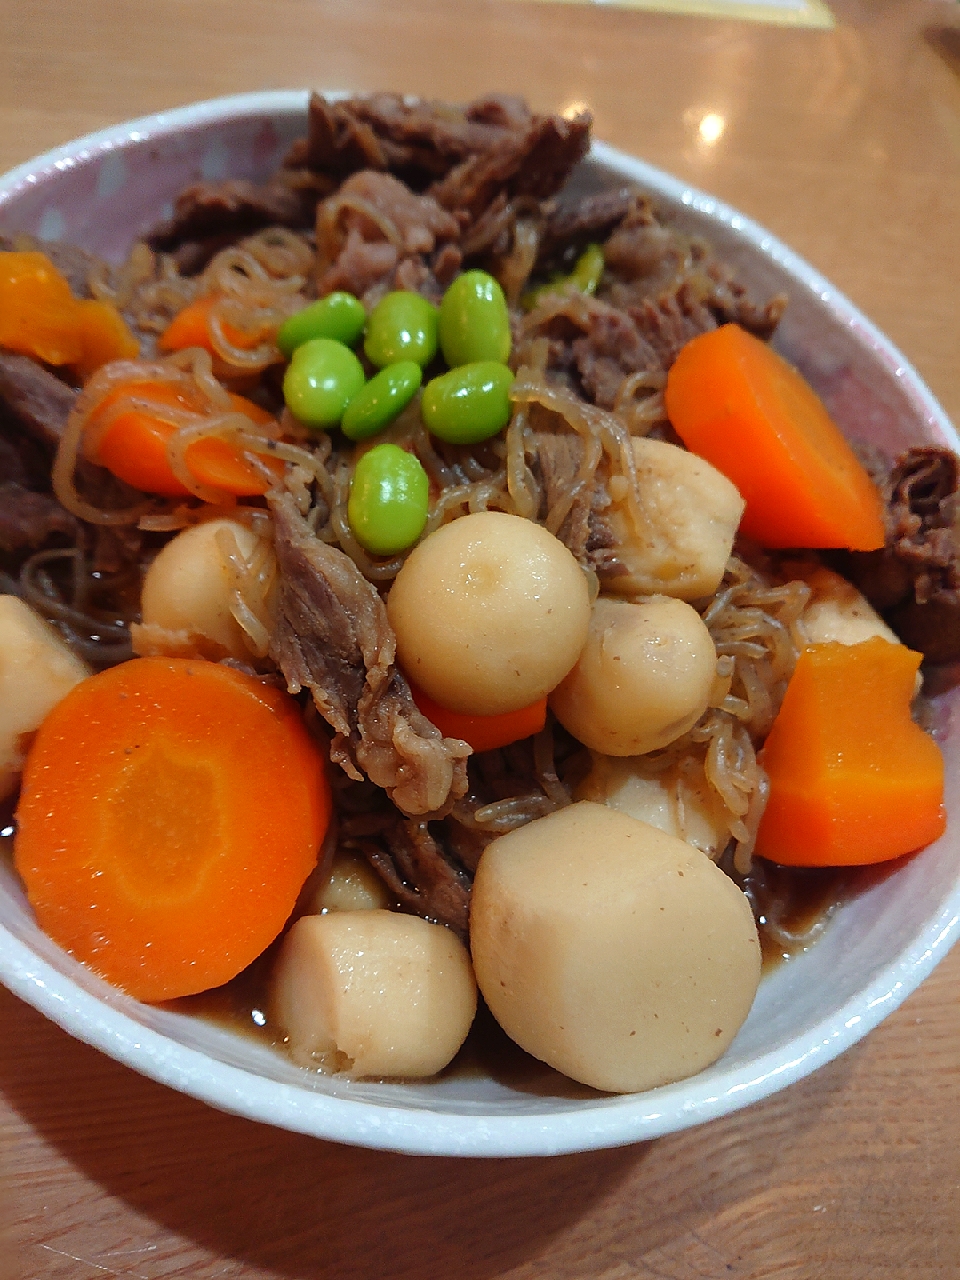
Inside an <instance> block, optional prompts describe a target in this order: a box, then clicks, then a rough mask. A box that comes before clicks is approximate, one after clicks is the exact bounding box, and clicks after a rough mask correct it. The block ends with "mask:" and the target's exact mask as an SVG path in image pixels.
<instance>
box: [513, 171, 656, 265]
mask: <svg viewBox="0 0 960 1280" xmlns="http://www.w3.org/2000/svg"><path fill="white" fill-rule="evenodd" d="M636 199H637V194H636V192H635V191H633V190H632V189H631V188H630V187H619V188H615V189H613V190H611V191H601V192H598V193H597V194H596V195H589V196H583V197H581V199H579V200H577V201H575V202H573V203H563V202H562V201H561V202H558V203H557V204H556V205H554V206H553V207H552V208H548V210H547V211H546V212H547V216H546V220H545V223H544V227H543V231H542V233H541V236H540V247H539V250H538V253H537V269H538V270H542V271H544V270H547V269H548V268H550V267H553V266H554V265H557V266H559V265H560V262H559V261H558V259H563V260H564V261H567V260H569V259H572V258H575V257H576V256H577V254H578V253H579V252H580V251H581V250H582V249H584V248H585V247H586V245H587V244H590V243H597V244H599V243H602V242H603V241H604V240H606V239H607V237H608V236H609V235H610V233H611V232H612V231H613V230H614V229H615V228H616V227H618V226H619V225H620V223H621V222H622V221H623V219H624V218H625V217H626V216H627V214H628V212H629V211H630V209H631V207H632V206H633V204H634V203H635V202H636Z"/></svg>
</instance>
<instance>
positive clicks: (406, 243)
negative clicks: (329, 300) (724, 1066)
mask: <svg viewBox="0 0 960 1280" xmlns="http://www.w3.org/2000/svg"><path fill="white" fill-rule="evenodd" d="M384 224H385V225H386V226H387V227H388V228H389V233H390V238H388V237H387V233H386V231H385V229H384ZM317 231H318V242H319V243H318V247H319V249H320V252H321V254H322V255H329V254H330V253H331V245H333V246H335V249H334V251H335V252H336V257H335V258H334V260H333V261H332V262H330V264H329V265H328V266H327V267H326V269H325V270H324V271H323V273H322V274H321V276H320V279H319V281H318V285H317V287H318V292H319V293H320V294H321V296H322V295H324V294H327V293H330V292H332V291H333V290H335V289H346V290H348V291H349V292H351V293H354V294H356V296H357V297H360V298H364V299H365V301H366V302H368V303H369V304H373V303H374V302H375V301H376V300H377V299H376V296H375V295H374V291H378V292H380V293H385V292H386V291H387V290H388V289H409V290H413V291H414V292H418V293H423V294H424V295H425V296H426V297H429V298H431V299H432V300H435V301H439V299H440V296H441V295H442V292H443V285H442V283H441V281H440V280H439V279H438V278H437V276H436V275H435V274H434V263H436V264H437V266H438V267H439V270H440V271H441V274H442V275H443V276H444V278H446V279H447V280H449V279H450V278H452V276H453V274H455V272H456V270H457V269H458V267H459V264H460V261H461V258H460V253H459V251H458V250H457V248H456V246H455V245H454V244H453V243H452V241H453V240H454V239H455V238H456V237H457V236H458V234H459V231H460V224H459V222H458V221H457V219H456V218H454V217H453V216H452V215H451V214H450V213H449V212H448V211H447V210H446V209H442V208H441V207H440V205H438V204H437V202H436V201H435V200H432V199H431V198H430V197H429V196H423V195H417V194H416V193H415V192H413V191H411V190H410V188H409V187H407V186H405V185H404V183H402V182H400V181H399V180H398V179H397V178H394V177H393V176H392V175H391V174H389V173H378V172H375V171H373V170H369V169H364V170H361V171H360V172H359V173H355V174H352V175H351V176H350V177H349V178H347V179H346V181H345V182H344V183H343V184H342V185H341V186H340V188H339V189H338V191H337V192H336V194H335V195H334V196H333V197H331V199H330V201H329V202H328V203H326V204H325V205H323V206H321V208H320V210H319V213H318V218H317ZM338 239H339V241H340V246H339V249H338V250H336V245H337V242H338ZM451 255H452V256H451ZM371 295H374V296H371Z"/></svg>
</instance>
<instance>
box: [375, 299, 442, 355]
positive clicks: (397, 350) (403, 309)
mask: <svg viewBox="0 0 960 1280" xmlns="http://www.w3.org/2000/svg"><path fill="white" fill-rule="evenodd" d="M363 349H364V351H365V352H366V354H367V359H368V360H369V361H370V363H371V364H375V365H376V366H377V368H378V369H383V368H384V367H385V366H386V365H388V364H396V363H397V362H398V361H400V360H412V361H414V363H415V364H418V365H419V366H420V367H421V369H422V368H423V366H424V365H427V364H429V363H430V361H431V360H432V359H433V357H434V356H435V355H436V353H437V308H436V307H435V306H433V304H432V303H430V302H428V301H427V300H426V298H421V296H420V294H419V293H412V292H410V291H409V290H407V289H398V290H396V291H395V292H394V293H388V294H387V295H386V297H384V298H381V299H380V301H379V302H378V303H377V305H376V306H375V307H374V309H373V311H371V313H370V319H369V320H368V321H367V336H366V338H365V339H364V343H363Z"/></svg>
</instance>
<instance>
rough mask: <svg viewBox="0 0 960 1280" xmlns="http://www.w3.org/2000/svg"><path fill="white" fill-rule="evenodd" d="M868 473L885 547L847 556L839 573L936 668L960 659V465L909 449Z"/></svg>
mask: <svg viewBox="0 0 960 1280" xmlns="http://www.w3.org/2000/svg"><path fill="white" fill-rule="evenodd" d="M870 463H871V465H870V467H869V469H870V471H871V474H872V476H873V479H874V481H875V483H876V484H877V486H878V488H879V489H880V493H881V496H882V497H883V500H884V507H885V523H886V543H885V545H884V547H883V549H882V550H880V551H864V552H850V553H848V554H847V555H846V556H844V557H843V564H842V569H843V572H844V573H845V574H846V576H847V577H849V578H850V579H851V581H853V582H854V583H856V585H857V586H858V587H859V588H860V590H861V591H862V592H863V593H864V595H865V596H866V597H867V599H868V600H869V601H870V603H871V604H872V605H873V606H874V607H875V608H876V609H878V610H879V611H880V612H881V613H882V614H883V615H884V617H885V618H886V619H887V621H888V622H889V623H890V625H891V626H892V627H893V629H894V630H895V631H896V632H897V634H898V635H899V636H900V638H901V639H902V640H903V641H904V643H905V644H907V645H909V646H910V647H911V648H913V649H918V650H920V651H921V652H922V653H923V654H924V655H925V656H926V657H927V658H928V659H929V660H930V661H931V662H957V661H960V526H958V520H960V493H958V481H960V462H958V459H957V458H956V457H955V455H954V454H952V453H950V452H949V451H948V450H946V449H939V448H932V447H931V448H916V449H909V450H908V451H907V452H906V453H904V454H902V455H901V456H900V457H899V458H898V459H897V460H896V462H894V463H892V464H891V463H889V462H884V461H882V460H881V459H880V458H879V457H878V456H877V455H876V454H874V456H873V458H872V459H871V460H870Z"/></svg>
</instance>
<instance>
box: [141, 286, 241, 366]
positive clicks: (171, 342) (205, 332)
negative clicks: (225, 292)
mask: <svg viewBox="0 0 960 1280" xmlns="http://www.w3.org/2000/svg"><path fill="white" fill-rule="evenodd" d="M221 300H222V295H221V294H219V293H209V294H206V295H205V296H204V297H202V298H197V299H195V301H193V302H191V303H189V304H188V305H187V306H185V307H184V308H183V310H182V311H178V312H177V314H176V315H175V316H174V317H173V319H172V320H171V321H170V323H169V324H168V325H167V327H166V329H164V331H163V333H162V334H161V336H160V340H159V342H158V343H157V346H158V347H159V348H160V350H161V351H183V350H184V349H185V348H186V347H202V348H203V350H204V351H209V352H210V354H211V355H216V350H215V348H214V345H213V338H212V336H211V333H210V313H211V311H212V310H213V308H214V307H215V306H216V304H217V303H218V302H220V301H221ZM221 328H222V330H223V336H224V337H225V338H226V340H227V341H228V342H229V343H230V345H231V346H234V347H239V348H240V350H241V351H252V350H253V349H254V347H258V346H259V345H260V343H261V342H262V341H263V339H262V338H260V337H257V336H253V335H251V334H249V333H245V332H244V330H243V329H238V328H237V327H236V325H232V324H229V323H228V322H224V323H223V324H222V325H221Z"/></svg>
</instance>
